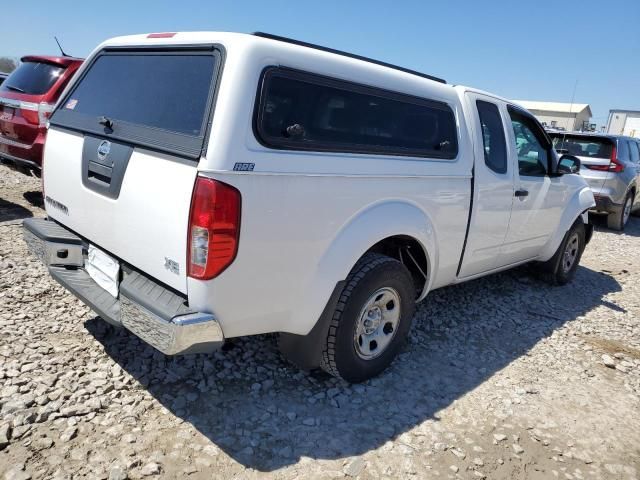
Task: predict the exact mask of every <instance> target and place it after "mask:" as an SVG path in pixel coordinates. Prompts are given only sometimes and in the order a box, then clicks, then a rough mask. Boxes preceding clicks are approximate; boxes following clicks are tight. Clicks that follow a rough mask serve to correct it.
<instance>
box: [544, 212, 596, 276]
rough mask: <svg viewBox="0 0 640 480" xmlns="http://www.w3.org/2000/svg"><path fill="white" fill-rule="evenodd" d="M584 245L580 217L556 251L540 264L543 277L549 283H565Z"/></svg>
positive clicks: (576, 265)
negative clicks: (543, 273)
mask: <svg viewBox="0 0 640 480" xmlns="http://www.w3.org/2000/svg"><path fill="white" fill-rule="evenodd" d="M584 247H585V228H584V224H583V223H582V219H580V218H579V219H578V220H576V222H575V223H574V224H573V225H572V226H571V228H570V229H569V231H568V232H567V233H566V234H565V236H564V238H563V239H562V242H561V243H560V246H559V247H558V250H557V251H556V253H555V254H554V255H553V257H551V259H550V260H548V261H546V262H545V263H543V264H542V268H543V271H544V272H545V278H546V280H547V282H549V283H550V284H551V285H565V284H566V283H568V282H570V281H571V280H572V279H573V277H574V276H575V274H576V270H577V269H578V265H579V264H580V258H582V252H583V251H584Z"/></svg>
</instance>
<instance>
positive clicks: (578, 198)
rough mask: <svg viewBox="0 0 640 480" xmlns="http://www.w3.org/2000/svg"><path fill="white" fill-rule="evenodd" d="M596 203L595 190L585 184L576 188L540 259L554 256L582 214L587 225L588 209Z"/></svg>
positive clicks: (544, 259)
mask: <svg viewBox="0 0 640 480" xmlns="http://www.w3.org/2000/svg"><path fill="white" fill-rule="evenodd" d="M595 205H596V201H595V199H594V198H593V192H592V191H591V189H590V188H589V187H587V186H585V187H583V188H580V189H579V190H576V191H575V192H574V194H573V196H572V197H571V199H570V200H569V202H568V203H567V205H566V207H565V209H564V213H563V214H562V217H561V218H560V223H559V224H558V228H557V229H556V232H555V233H554V234H553V235H552V236H551V238H550V239H549V241H548V242H547V245H546V246H545V247H544V249H543V250H542V252H541V253H540V257H539V260H540V261H543V262H545V261H547V260H549V259H550V258H551V257H553V255H554V254H555V253H556V250H558V247H559V246H560V243H561V242H562V239H563V238H564V236H565V234H566V233H567V231H568V230H569V229H570V228H571V225H573V223H574V222H575V221H576V220H577V218H578V217H580V216H582V221H583V223H584V224H585V225H587V224H588V223H589V215H588V213H587V211H588V210H589V209H591V208H593V207H594V206H595Z"/></svg>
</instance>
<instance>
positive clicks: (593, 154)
mask: <svg viewBox="0 0 640 480" xmlns="http://www.w3.org/2000/svg"><path fill="white" fill-rule="evenodd" d="M552 139H553V148H555V149H556V151H560V150H563V152H562V153H568V154H570V155H575V156H577V157H588V158H606V159H609V158H611V151H612V149H613V142H612V141H611V140H609V139H608V138H599V137H579V136H572V135H552Z"/></svg>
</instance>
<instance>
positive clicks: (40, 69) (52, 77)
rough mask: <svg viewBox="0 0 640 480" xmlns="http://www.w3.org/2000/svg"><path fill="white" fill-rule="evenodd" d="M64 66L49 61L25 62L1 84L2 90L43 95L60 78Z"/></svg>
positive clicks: (0, 88)
mask: <svg viewBox="0 0 640 480" xmlns="http://www.w3.org/2000/svg"><path fill="white" fill-rule="evenodd" d="M63 71H64V67H58V66H56V65H51V64H49V63H39V62H24V63H23V64H21V65H20V66H19V67H18V68H16V69H15V70H14V71H13V73H11V75H9V77H8V78H7V79H6V80H5V81H4V82H3V83H2V85H1V86H0V92H18V93H26V94H28V95H43V94H45V93H47V92H48V91H49V89H50V88H51V87H52V86H53V84H54V83H56V81H57V80H58V78H60V75H62V72H63Z"/></svg>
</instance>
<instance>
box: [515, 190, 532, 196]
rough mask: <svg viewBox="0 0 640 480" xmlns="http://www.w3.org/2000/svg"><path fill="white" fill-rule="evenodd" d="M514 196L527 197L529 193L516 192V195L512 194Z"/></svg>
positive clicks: (524, 191)
mask: <svg viewBox="0 0 640 480" xmlns="http://www.w3.org/2000/svg"><path fill="white" fill-rule="evenodd" d="M514 195H515V196H516V197H528V196H529V192H528V191H527V190H516V193H514Z"/></svg>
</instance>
